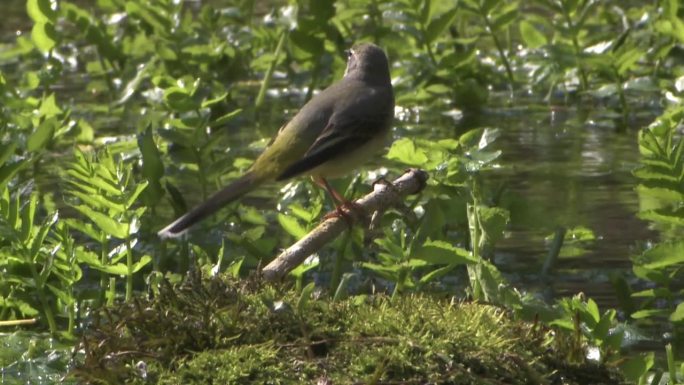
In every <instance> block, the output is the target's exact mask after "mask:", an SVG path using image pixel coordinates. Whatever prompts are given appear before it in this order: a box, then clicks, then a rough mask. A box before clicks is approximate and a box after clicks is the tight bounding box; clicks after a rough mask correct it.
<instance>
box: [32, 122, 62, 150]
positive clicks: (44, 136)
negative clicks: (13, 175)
mask: <svg viewBox="0 0 684 385" xmlns="http://www.w3.org/2000/svg"><path fill="white" fill-rule="evenodd" d="M56 125H57V121H56V120H55V118H49V119H46V120H44V121H43V122H42V123H41V124H40V125H39V126H38V129H36V131H35V132H33V134H31V136H29V138H28V140H27V141H26V149H27V150H28V151H31V152H33V151H38V150H42V149H43V148H45V146H47V144H48V143H49V142H50V140H51V139H52V137H53V136H54V134H55V127H56Z"/></svg>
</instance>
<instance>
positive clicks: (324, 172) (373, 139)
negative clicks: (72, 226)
mask: <svg viewBox="0 0 684 385" xmlns="http://www.w3.org/2000/svg"><path fill="white" fill-rule="evenodd" d="M393 117H394V94H393V91H392V83H391V81H390V73H389V65H388V62H387V56H386V55H385V53H384V52H383V50H382V49H380V48H379V47H378V46H376V45H374V44H369V43H362V44H358V45H356V46H354V47H353V48H351V49H350V50H349V51H348V60H347V69H346V71H345V73H344V77H343V78H342V79H341V80H340V81H338V82H337V83H334V84H333V85H331V86H330V87H328V88H326V89H325V90H323V91H322V92H320V93H319V94H317V95H316V96H314V97H313V98H312V99H311V100H309V102H308V103H306V104H305V105H304V107H302V109H301V110H299V112H298V113H297V114H296V115H295V116H294V117H293V118H292V120H290V121H289V122H288V123H287V124H285V125H284V126H282V127H281V128H280V130H279V131H278V133H277V134H276V135H275V137H273V139H271V142H270V143H269V144H268V146H267V147H266V148H265V149H264V152H263V153H261V155H259V157H258V158H257V159H256V161H254V164H252V166H251V167H250V168H249V170H248V171H247V173H246V174H245V175H243V176H242V177H240V178H238V179H236V180H235V181H233V182H232V183H231V184H229V185H228V186H226V187H224V188H223V189H222V190H220V191H218V192H217V193H215V194H214V195H213V196H211V197H209V199H207V200H206V201H205V202H203V203H201V204H200V205H199V206H197V207H195V208H193V209H192V210H190V211H189V212H188V213H186V214H184V215H183V216H181V217H180V218H178V219H176V220H175V221H174V222H173V223H171V224H170V225H168V226H166V227H165V228H164V229H162V230H161V231H159V233H158V235H159V236H160V237H173V236H176V235H179V234H181V233H182V232H183V231H185V230H186V229H187V228H189V227H190V226H192V225H193V224H195V223H197V222H199V221H200V220H202V219H204V218H205V217H207V216H209V215H211V214H213V213H214V212H216V211H217V210H219V209H220V208H221V207H223V206H225V205H226V204H228V203H230V202H232V201H234V200H235V199H237V198H239V197H240V196H242V195H244V194H246V193H248V192H249V191H251V190H253V189H255V188H257V187H258V186H259V185H261V184H262V183H265V182H272V181H282V180H286V179H290V178H292V177H295V176H300V175H310V176H311V177H312V178H313V180H314V181H315V182H316V183H317V184H319V185H321V186H323V187H325V188H326V189H327V190H328V192H329V193H330V194H331V195H332V196H333V199H335V200H337V201H338V202H344V198H343V197H342V196H341V195H340V194H338V193H337V192H335V191H334V190H332V189H331V188H330V186H329V185H328V183H327V181H326V179H325V178H328V177H337V176H342V175H344V174H346V173H348V172H351V171H352V170H354V169H355V168H357V167H358V166H360V165H361V164H362V163H363V162H365V161H366V160H367V159H368V158H369V157H370V156H371V155H372V154H374V153H375V152H376V151H378V150H379V149H381V148H382V147H384V145H385V140H386V137H387V134H388V133H389V131H390V127H391V124H392V119H393Z"/></svg>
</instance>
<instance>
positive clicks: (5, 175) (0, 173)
mask: <svg viewBox="0 0 684 385" xmlns="http://www.w3.org/2000/svg"><path fill="white" fill-rule="evenodd" d="M28 164H29V160H27V159H22V160H19V161H17V162H14V163H9V164H4V165H2V167H0V188H5V186H6V185H7V183H8V182H9V181H10V179H12V178H13V177H14V175H15V174H16V173H17V172H18V171H19V170H21V169H22V168H24V166H27V165H28Z"/></svg>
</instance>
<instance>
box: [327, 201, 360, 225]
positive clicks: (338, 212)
mask: <svg viewBox="0 0 684 385" xmlns="http://www.w3.org/2000/svg"><path fill="white" fill-rule="evenodd" d="M367 217H368V214H366V211H365V210H364V209H363V208H362V207H361V206H359V205H358V204H356V203H355V202H352V201H348V200H345V201H344V202H342V204H341V205H336V208H335V211H332V212H329V213H328V214H325V215H324V216H323V221H326V220H328V219H330V218H342V219H344V220H345V221H346V222H347V224H348V225H349V227H352V225H353V224H354V220H355V219H356V220H358V219H360V218H367Z"/></svg>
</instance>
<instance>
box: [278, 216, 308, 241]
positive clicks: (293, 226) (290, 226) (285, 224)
mask: <svg viewBox="0 0 684 385" xmlns="http://www.w3.org/2000/svg"><path fill="white" fill-rule="evenodd" d="M278 223H280V226H282V228H283V229H284V230H285V231H286V232H287V233H288V234H290V235H292V236H293V237H295V239H301V238H302V237H304V236H305V235H306V233H307V231H306V229H305V228H304V226H302V225H300V224H299V221H298V220H297V218H295V217H293V216H290V215H285V214H282V213H278Z"/></svg>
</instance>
